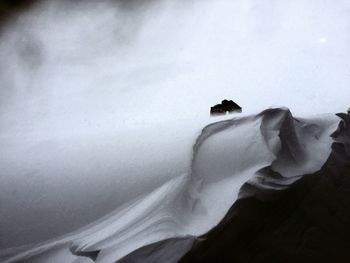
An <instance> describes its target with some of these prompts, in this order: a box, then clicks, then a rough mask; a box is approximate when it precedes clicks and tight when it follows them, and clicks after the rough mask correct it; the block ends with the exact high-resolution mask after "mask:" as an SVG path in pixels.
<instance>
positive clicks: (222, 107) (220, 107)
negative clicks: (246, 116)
mask: <svg viewBox="0 0 350 263" xmlns="http://www.w3.org/2000/svg"><path fill="white" fill-rule="evenodd" d="M233 112H242V108H241V107H240V106H239V105H238V104H236V103H235V102H233V101H232V100H223V101H222V102H221V104H217V105H215V106H213V107H211V108H210V115H211V116H215V115H225V114H227V113H233Z"/></svg>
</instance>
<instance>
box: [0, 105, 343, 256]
mask: <svg viewBox="0 0 350 263" xmlns="http://www.w3.org/2000/svg"><path fill="white" fill-rule="evenodd" d="M338 123H339V119H338V118H337V117H336V116H334V115H331V114H330V115H324V116H322V117H318V118H310V119H306V118H303V119H294V118H293V116H292V115H291V113H290V111H289V110H288V109H286V108H283V109H269V110H266V111H264V112H262V113H261V114H258V115H252V116H247V117H242V118H234V119H230V120H223V121H220V122H216V123H213V124H210V125H208V126H206V127H205V128H204V129H203V130H202V132H201V134H200V135H199V137H198V138H197V141H196V143H195V145H194V147H193V157H192V161H191V165H190V169H189V171H188V172H187V173H184V174H179V175H177V176H175V177H173V178H172V179H170V180H168V181H167V182H165V183H164V184H162V185H161V186H159V187H157V188H155V189H154V190H153V191H151V192H150V193H145V194H142V195H140V196H138V197H136V198H135V199H133V200H131V201H129V202H126V203H124V204H123V205H121V206H119V207H118V208H117V209H116V210H115V211H113V212H112V213H110V214H109V215H107V216H105V217H104V218H102V219H100V220H98V221H96V222H95V223H93V224H90V225H88V226H86V227H84V228H82V229H80V230H78V231H76V232H74V233H71V234H68V235H65V236H62V237H60V238H57V239H53V240H51V241H48V242H44V243H42V244H38V245H34V246H33V247H31V248H28V247H26V248H24V249H23V251H22V252H21V251H15V252H14V253H12V254H11V253H10V256H6V255H5V256H4V262H14V261H15V260H32V261H33V262H47V260H50V262H56V261H57V262H59V260H62V258H63V257H64V261H65V262H67V263H69V262H74V260H76V259H77V258H79V257H80V256H79V255H80V254H82V253H87V252H94V251H100V252H99V254H98V256H97V259H96V260H95V262H100V263H105V262H106V263H107V262H115V261H116V260H118V259H120V258H122V257H123V256H125V255H127V254H128V253H130V252H132V251H134V250H135V249H137V248H139V247H142V246H144V245H147V244H151V243H154V242H157V241H160V240H163V239H166V238H170V237H183V236H188V235H193V236H198V235H201V234H203V233H205V232H206V231H208V230H210V229H211V228H212V227H214V226H215V225H216V224H217V223H218V222H219V221H220V219H221V218H223V216H224V215H225V213H226V212H227V210H228V209H229V208H230V206H231V205H232V204H233V202H234V201H235V200H236V199H237V198H239V190H240V186H242V185H243V184H244V183H245V182H247V181H254V180H255V178H258V174H259V172H260V170H262V169H263V168H265V167H268V166H271V167H272V168H273V169H276V171H278V172H279V173H280V174H281V176H282V177H285V178H292V179H293V178H298V176H301V175H303V174H307V173H312V172H315V171H317V170H319V169H320V168H321V166H322V165H323V163H324V162H325V161H326V159H327V158H328V156H329V154H330V151H331V143H332V140H331V137H330V134H331V133H332V132H334V130H335V129H336V127H337V125H338ZM315 150H317V154H315V152H314V151H315ZM281 163H282V164H283V165H281ZM292 181H293V180H291V181H289V183H291V182H292ZM52 251H53V252H52ZM72 254H73V255H77V256H76V257H73V258H72V260H70V259H69V257H71V255H72ZM11 255H12V256H11ZM45 255H46V256H45ZM56 255H57V256H56ZM5 259H6V260H5ZM40 260H42V261H40ZM29 262H30V261H29Z"/></svg>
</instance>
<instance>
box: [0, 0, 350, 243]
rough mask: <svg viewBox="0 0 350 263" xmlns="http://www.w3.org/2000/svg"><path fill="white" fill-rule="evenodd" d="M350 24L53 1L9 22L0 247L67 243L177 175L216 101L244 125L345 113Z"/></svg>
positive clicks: (245, 2)
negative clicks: (278, 116)
mask: <svg viewBox="0 0 350 263" xmlns="http://www.w3.org/2000/svg"><path fill="white" fill-rule="evenodd" d="M349 13H350V2H349V1H345V0H342V1H337V2H336V3H335V2H334V1H330V0H322V1H316V0H312V1H304V0H296V1H274V0H269V1H264V3H262V2H261V1H256V0H237V1H230V0H217V1H213V0H203V1H199V0H192V1H183V0H179V1H170V0H164V1H157V0H153V1H141V0H134V1H74V2H73V1H53V0H52V1H39V2H36V3H35V4H34V5H32V6H31V8H30V9H27V10H25V11H23V12H21V13H18V14H17V15H16V16H14V17H12V18H10V19H9V21H7V23H6V26H5V27H4V28H3V29H2V32H1V38H0V58H1V59H0V83H1V84H0V85H1V87H0V147H1V150H0V167H1V172H0V175H1V181H2V182H1V184H0V185H1V186H0V187H1V188H3V189H0V192H1V193H2V194H1V200H2V201H1V202H2V204H1V207H2V214H5V216H3V219H2V224H1V229H2V230H1V232H2V233H3V235H0V236H2V242H1V243H2V244H1V246H15V245H19V244H25V243H30V242H36V241H40V240H43V239H45V238H51V237H52V236H54V235H56V234H62V233H64V232H66V231H71V230H73V229H75V228H76V227H78V226H81V225H84V224H86V223H88V222H91V221H92V220H94V219H96V218H98V217H100V216H102V215H104V214H105V213H107V212H108V211H111V210H112V209H113V208H115V207H116V206H118V205H120V204H121V203H123V202H124V201H125V200H128V199H130V198H132V197H134V196H136V195H137V194H140V193H142V192H144V191H148V190H149V189H152V188H153V187H154V185H155V184H160V183H161V182H164V181H165V180H166V179H167V178H170V177H172V176H173V175H174V174H178V173H182V172H186V169H187V166H188V161H189V160H190V155H191V147H192V142H194V140H195V138H196V135H197V134H198V132H199V130H200V129H201V127H202V126H203V125H205V124H206V123H208V122H210V121H214V119H212V120H209V119H207V116H208V114H209V108H210V106H212V105H213V104H216V103H219V102H220V101H221V100H222V99H224V98H227V99H233V100H234V101H235V102H237V103H238V104H239V105H240V106H242V107H243V112H244V113H254V112H258V111H260V110H263V109H265V108H267V107H271V106H281V105H283V106H287V107H289V108H290V109H291V111H292V112H293V113H294V115H297V116H298V115H306V114H320V113H328V112H331V113H335V112H339V111H345V110H346V109H347V108H348V107H349V106H350V102H349V98H350V88H349V84H350V73H349V72H350V64H349V61H350V52H349V47H350V16H349ZM194 120H196V121H194ZM150 152H151V153H152V154H150ZM160 163H162V165H159V164H160ZM121 174H123V176H121ZM83 175H85V176H83ZM140 176H141V177H142V178H143V179H142V180H141V179H140ZM145 177H146V179H145ZM34 179H35V180H34ZM82 182H84V183H82ZM76 187H80V188H81V189H80V190H76V189H77V188H76ZM68 200H69V201H71V200H75V201H72V202H71V203H70V202H69V201H68ZM101 204H102V205H101ZM100 205H101V206H100ZM34 206H35V209H33V207H34ZM19 207H20V208H21V209H19ZM57 207H59V208H58V209H56V208H57ZM36 209H37V210H36ZM58 210H59V211H60V212H57V211H58ZM28 211H32V212H31V215H29V214H28V213H29V212H28ZM45 211H46V213H47V214H43V216H42V218H41V219H38V215H39V214H40V213H44V212H45ZM26 213H27V214H26ZM26 216H27V218H26ZM45 216H47V217H45ZM60 220H61V221H60ZM64 221H65V222H66V223H65V224H62V225H60V222H64ZM44 228H46V230H45V231H46V232H45V231H42V232H40V229H44ZM15 230H16V231H17V232H13V231H15ZM34 232H35V233H34ZM11 233H12V234H11ZM13 233H15V235H14V234H13ZM33 233H34V234H33ZM21 235H22V236H21ZM5 241H6V242H5ZM5 243H6V244H5Z"/></svg>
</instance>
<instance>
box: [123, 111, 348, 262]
mask: <svg viewBox="0 0 350 263" xmlns="http://www.w3.org/2000/svg"><path fill="white" fill-rule="evenodd" d="M338 116H339V117H340V118H341V119H342V121H341V122H340V124H339V127H338V130H337V131H336V132H334V133H333V135H332V137H333V140H334V143H333V144H332V152H331V154H330V156H329V158H328V160H327V161H326V163H325V164H324V165H323V167H322V168H321V169H320V170H319V171H318V172H316V173H314V174H309V175H304V176H303V177H301V179H299V180H298V181H296V182H295V183H293V184H291V185H290V186H289V187H287V188H286V189H284V190H271V189H270V190H266V189H264V188H261V187H257V186H254V185H252V184H249V183H246V184H245V185H244V186H243V187H242V189H241V191H242V192H248V193H249V195H248V196H247V197H245V198H242V199H239V200H238V201H236V202H235V203H234V205H233V206H232V207H231V209H230V210H229V211H228V213H227V215H226V216H225V217H224V219H223V220H222V221H221V222H220V223H219V224H218V226H217V227H215V228H213V229H212V230H211V231H210V232H208V233H207V234H205V235H204V236H201V237H199V238H195V237H187V238H182V239H169V240H165V241H161V242H157V243H155V244H151V245H148V246H146V247H143V248H140V249H138V250H136V251H135V252H133V253H131V254H129V255H128V256H126V257H125V258H124V259H122V260H121V261H120V262H146V263H148V262H152V263H155V262H159V263H160V262H181V263H187V262H291V263H292V262H293V263H294V262H350V116H349V115H347V114H338ZM315 154H317V153H315ZM272 172H273V171H271V170H270V169H268V168H266V169H263V170H262V171H261V174H262V176H263V175H264V174H265V175H266V176H277V177H278V175H276V174H275V173H273V174H271V173H272ZM263 189H264V190H263ZM279 189H280V188H279ZM181 242H183V243H184V244H183V245H181V244H180V243H181ZM192 242H193V246H188V244H189V243H190V244H191V243H192ZM185 243H186V244H187V245H186V244H185ZM174 251H176V253H177V255H184V256H183V257H182V259H181V260H178V256H177V257H175V258H172V257H171V255H173V254H174ZM164 258H167V261H164Z"/></svg>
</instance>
